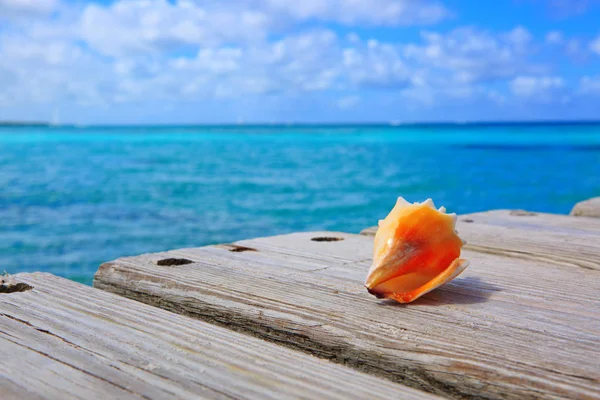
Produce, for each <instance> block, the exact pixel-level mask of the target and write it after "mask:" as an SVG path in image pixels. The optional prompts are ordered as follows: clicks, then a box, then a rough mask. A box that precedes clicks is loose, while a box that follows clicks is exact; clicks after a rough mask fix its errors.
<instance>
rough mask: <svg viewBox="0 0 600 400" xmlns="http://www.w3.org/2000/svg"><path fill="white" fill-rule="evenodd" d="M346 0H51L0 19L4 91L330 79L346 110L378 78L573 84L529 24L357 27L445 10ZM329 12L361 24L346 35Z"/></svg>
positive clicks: (442, 91) (64, 98)
mask: <svg viewBox="0 0 600 400" xmlns="http://www.w3.org/2000/svg"><path fill="white" fill-rule="evenodd" d="M7 1H8V0H0V4H2V3H1V2H7ZM12 1H13V2H14V1H15V0H12ZM20 1H24V0H20ZM40 1H49V0H40ZM341 1H342V0H319V1H317V0H306V1H302V2H300V1H298V2H291V1H283V0H262V1H259V0H231V1H228V2H218V1H212V0H211V1H209V0H204V1H193V0H178V1H167V0H117V1H114V2H113V3H111V4H109V5H101V4H98V3H93V4H88V5H80V6H77V7H74V6H72V7H67V6H65V5H58V6H57V4H58V3H56V2H53V6H52V7H59V9H60V11H58V12H54V14H53V16H52V18H42V19H37V20H34V21H33V22H30V21H28V22H27V24H26V25H27V26H26V28H27V29H23V27H24V26H25V25H23V24H21V23H19V25H18V29H17V28H15V27H13V29H5V30H2V31H0V59H2V63H1V68H0V86H2V87H3V88H4V89H5V90H3V91H1V92H0V103H2V104H8V103H11V104H30V103H39V104H42V103H43V104H51V103H59V102H71V103H77V104H94V105H95V106H96V105H104V106H106V107H111V106H114V105H115V104H118V106H117V107H120V106H121V105H123V104H143V103H144V102H148V101H160V102H162V103H164V104H181V103H186V102H187V103H186V104H197V103H198V102H202V101H206V102H211V101H213V100H215V99H217V100H219V101H221V100H222V101H238V100H239V101H244V99H245V98H248V97H252V98H263V99H265V98H269V99H277V98H279V97H285V96H288V97H290V98H291V97H294V96H295V97H296V98H298V99H300V98H302V97H303V96H304V97H305V98H307V97H308V96H312V94H310V93H309V92H311V93H315V92H328V95H330V97H328V99H329V100H327V104H329V105H330V106H331V107H333V108H334V109H336V110H339V109H351V108H352V107H355V106H356V105H357V104H358V103H359V101H360V99H361V98H362V99H363V101H362V103H361V105H364V106H365V107H366V106H367V104H368V102H367V101H366V99H371V98H379V97H380V96H379V95H380V94H381V93H382V92H383V91H387V93H386V94H385V96H388V97H390V98H391V97H394V96H395V97H394V98H395V99H401V101H404V103H406V107H409V106H410V107H418V106H422V105H429V106H431V107H434V106H439V105H440V104H455V103H461V102H462V103H465V104H466V103H468V102H473V101H488V102H494V103H509V102H510V101H509V97H510V95H511V94H510V93H509V90H508V89H507V82H511V85H510V87H509V88H512V89H513V90H512V92H511V93H512V94H514V95H518V96H522V97H528V96H530V97H532V98H533V97H535V96H534V95H533V93H534V92H535V91H536V90H537V92H539V93H548V92H549V91H551V90H557V89H558V88H559V87H561V88H564V86H566V83H564V82H562V80H560V78H555V77H554V78H553V77H547V76H545V75H547V74H548V72H547V71H546V70H545V69H544V68H543V66H540V65H536V64H535V63H534V62H532V61H531V59H532V54H533V53H534V51H535V49H536V46H535V43H534V38H533V37H532V35H531V34H530V33H529V31H527V30H526V29H525V28H523V27H516V28H514V29H513V30H511V31H508V32H490V31H484V30H480V29H476V28H473V27H464V28H458V29H454V30H451V31H449V32H432V31H428V32H423V33H422V36H421V38H420V39H418V40H415V41H411V42H393V41H390V40H389V39H388V40H377V39H373V38H371V37H370V35H369V34H368V33H367V32H368V31H365V30H360V27H364V25H365V24H366V25H377V26H397V25H402V24H417V23H418V24H424V23H428V22H434V21H436V20H439V19H441V18H444V17H445V16H447V15H448V11H447V10H446V9H444V8H443V7H442V6H441V5H439V3H437V2H434V1H415V0H410V1H408V0H376V1H367V0H347V1H344V2H343V6H342V3H341ZM40 4H41V3H40ZM64 7H67V9H65V8H64ZM54 10H56V8H54ZM65 10H66V11H65ZM331 23H333V27H335V26H337V24H346V25H349V26H353V25H357V26H358V28H356V29H354V28H353V30H356V32H355V33H349V34H343V35H340V36H338V34H337V33H336V32H335V31H334V30H333V28H332V24H331ZM15 26H16V25H15ZM9 28H10V27H9ZM359 34H360V35H359ZM542 40H543V38H542ZM556 79H559V80H560V83H559V84H557V83H556V82H557V81H556ZM511 80H512V81H511ZM528 85H529V88H528ZM528 91H529V92H531V93H532V94H531V95H528V94H527V93H528ZM363 93H364V95H363ZM261 96H262V97H261ZM370 96H372V97H370ZM542 97H543V96H542ZM407 99H410V101H406V100H407ZM273 103H277V102H276V100H273ZM408 103H410V104H408ZM259 104H261V103H260V102H259ZM403 107H404V106H403Z"/></svg>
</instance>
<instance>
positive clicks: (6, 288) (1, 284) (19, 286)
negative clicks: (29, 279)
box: [0, 277, 33, 293]
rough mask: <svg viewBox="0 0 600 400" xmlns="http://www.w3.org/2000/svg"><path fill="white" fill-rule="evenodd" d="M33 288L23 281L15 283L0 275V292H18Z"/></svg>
mask: <svg viewBox="0 0 600 400" xmlns="http://www.w3.org/2000/svg"><path fill="white" fill-rule="evenodd" d="M31 289H33V286H31V285H28V284H26V283H23V282H19V283H15V282H13V281H12V279H8V278H3V277H0V293H18V292H26V291H28V290H31Z"/></svg>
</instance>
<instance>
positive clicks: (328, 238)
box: [310, 236, 344, 242]
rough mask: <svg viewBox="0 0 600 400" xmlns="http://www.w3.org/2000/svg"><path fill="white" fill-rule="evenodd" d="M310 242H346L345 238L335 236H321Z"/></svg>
mask: <svg viewBox="0 0 600 400" xmlns="http://www.w3.org/2000/svg"><path fill="white" fill-rule="evenodd" d="M310 240H312V241H313V242H339V241H340V240H344V238H341V237H333V236H319V237H314V238H312V239H310Z"/></svg>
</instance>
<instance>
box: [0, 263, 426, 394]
mask: <svg viewBox="0 0 600 400" xmlns="http://www.w3.org/2000/svg"><path fill="white" fill-rule="evenodd" d="M14 278H15V279H16V280H18V281H19V282H25V283H27V284H29V285H31V286H33V287H34V288H33V289H31V290H28V291H25V292H13V293H10V294H0V360H1V362H0V398H2V399H3V400H8V399H41V398H43V399H61V400H62V399H130V398H131V399H137V398H142V399H172V398H176V399H199V398H211V399H298V398H305V399H321V398H328V399H329V398H330V399H348V398H365V399H366V398H377V399H386V400H387V399H391V398H408V399H432V398H434V396H431V395H428V394H425V393H422V392H418V391H415V390H413V389H409V388H406V387H404V386H401V385H398V384H395V383H392V382H388V381H385V380H382V379H379V378H377V377H373V376H369V375H366V374H362V373H359V372H356V371H354V370H351V369H348V368H345V367H343V366H340V365H337V364H333V363H331V362H328V361H326V360H320V359H317V358H315V357H311V356H309V355H306V354H302V353H299V352H294V351H292V350H289V349H286V348H284V347H281V346H277V345H275V344H272V343H268V342H264V341H262V340H259V339H256V338H252V337H250V336H246V335H242V334H240V333H236V332H232V331H229V330H227V329H224V328H221V327H217V326H214V325H210V324H207V323H204V322H201V321H197V320H193V319H191V318H188V317H185V316H181V315H177V314H174V313H170V312H167V311H164V310H161V309H158V308H155V307H150V306H148V305H145V304H142V303H139V302H135V301H132V300H129V299H124V298H122V297H119V296H115V295H113V294H110V293H106V292H102V291H100V290H96V289H93V288H90V287H88V286H83V285H81V284H78V283H75V282H71V281H68V280H66V279H62V278H58V277H55V276H52V275H49V274H41V273H35V274H19V275H16V276H14Z"/></svg>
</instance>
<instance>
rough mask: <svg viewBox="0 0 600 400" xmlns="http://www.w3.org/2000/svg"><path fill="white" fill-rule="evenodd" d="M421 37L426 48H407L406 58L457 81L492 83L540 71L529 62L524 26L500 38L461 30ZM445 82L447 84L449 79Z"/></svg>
mask: <svg viewBox="0 0 600 400" xmlns="http://www.w3.org/2000/svg"><path fill="white" fill-rule="evenodd" d="M422 36H423V40H424V41H425V44H424V45H416V44H409V45H407V46H405V49H404V54H405V55H406V57H407V58H408V59H410V60H415V61H417V62H419V63H420V64H422V65H424V66H428V67H434V68H436V69H439V70H440V71H445V72H449V73H450V74H451V76H450V77H449V78H450V79H451V80H453V81H456V82H461V83H465V84H466V83H473V82H482V81H492V80H497V79H504V78H510V77H513V76H515V75H516V74H519V73H531V72H534V71H535V70H537V69H539V67H538V66H536V65H532V64H531V63H530V62H528V60H527V58H528V57H529V55H530V52H531V50H530V49H529V44H530V42H531V35H530V34H529V32H528V31H527V30H526V29H524V28H522V27H517V28H515V29H514V30H512V31H510V32H508V33H505V34H500V35H493V34H491V33H489V32H486V31H480V30H476V29H474V28H459V29H455V30H453V31H451V32H449V33H448V34H445V35H443V34H439V33H431V32H426V33H423V35H422ZM438 76H439V74H438ZM443 79H444V80H445V81H448V76H444V77H443Z"/></svg>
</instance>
